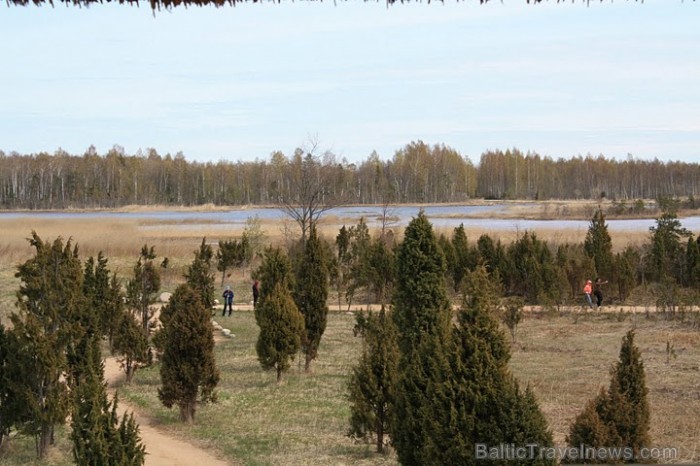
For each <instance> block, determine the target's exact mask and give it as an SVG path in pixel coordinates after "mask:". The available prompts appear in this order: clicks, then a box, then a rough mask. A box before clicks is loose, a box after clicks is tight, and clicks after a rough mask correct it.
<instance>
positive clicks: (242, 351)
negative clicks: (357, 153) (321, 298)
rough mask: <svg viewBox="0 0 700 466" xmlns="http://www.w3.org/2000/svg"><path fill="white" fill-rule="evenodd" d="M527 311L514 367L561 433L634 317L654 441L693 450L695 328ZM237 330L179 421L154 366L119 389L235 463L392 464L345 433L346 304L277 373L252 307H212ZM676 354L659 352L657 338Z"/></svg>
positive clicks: (683, 454) (351, 346) (699, 429)
mask: <svg viewBox="0 0 700 466" xmlns="http://www.w3.org/2000/svg"><path fill="white" fill-rule="evenodd" d="M573 317H574V316H572V315H569V314H566V313H565V314H563V315H556V316H552V315H548V314H546V313H533V314H530V315H527V316H526V318H525V319H524V320H523V322H522V323H521V324H520V326H519V328H518V342H517V344H514V346H513V347H512V359H511V364H510V366H511V370H512V371H513V373H514V374H515V375H516V376H517V377H518V379H519V380H520V383H521V385H522V386H523V387H524V386H525V385H526V384H530V386H531V387H532V388H533V390H534V391H535V393H536V395H537V398H538V401H539V403H540V406H541V408H542V410H543V412H544V413H545V415H546V417H547V419H548V421H549V424H550V428H551V429H552V431H553V434H554V439H555V443H556V444H557V445H563V444H564V442H565V437H566V435H567V434H568V429H569V425H570V424H571V422H572V421H573V419H574V418H575V417H576V415H577V414H578V413H579V412H580V411H581V410H582V409H583V407H584V405H585V403H586V402H587V401H588V400H589V399H591V398H593V397H595V396H596V395H597V393H598V391H599V390H600V388H601V387H607V386H608V384H609V382H610V370H611V368H612V367H613V365H614V364H615V363H616V361H617V358H618V355H619V349H620V344H621V341H622V337H623V336H624V334H625V333H626V332H627V331H628V330H629V329H630V328H632V327H633V326H634V327H635V328H636V332H637V339H636V342H637V345H638V346H639V348H640V350H641V353H642V358H643V360H644V365H645V370H646V377H647V387H648V388H649V401H650V404H651V411H652V428H651V437H652V439H653V442H654V445H655V446H660V447H677V448H679V450H680V457H679V458H677V461H683V462H693V461H697V460H698V451H697V449H698V446H699V445H698V442H699V441H698V438H700V426H699V425H698V424H697V419H698V416H700V396H698V380H699V376H700V366H699V365H698V359H699V357H700V333H699V332H697V331H693V330H691V329H689V328H688V326H683V325H679V324H678V323H672V322H665V321H656V320H648V319H645V318H644V317H643V316H637V317H635V316H633V315H627V316H626V317H625V318H624V319H620V318H619V317H618V316H617V314H616V313H610V314H602V313H601V314H587V315H583V316H578V318H577V319H574V318H573ZM216 319H217V320H218V321H219V323H221V324H222V325H223V326H224V327H227V328H230V329H231V330H232V332H233V333H234V334H235V335H236V336H235V338H233V339H230V340H229V339H227V340H223V341H220V342H219V343H218V345H217V348H216V353H217V361H218V366H219V369H220V370H221V376H222V379H221V383H220V385H219V388H218V391H219V402H218V403H217V404H214V405H209V406H204V407H201V408H200V410H199V412H198V414H197V420H196V422H195V425H194V426H192V427H188V426H183V425H181V424H180V423H179V421H178V413H177V412H176V410H166V409H164V408H163V407H162V406H161V405H160V403H159V402H158V400H157V395H156V393H157V386H158V372H157V367H155V368H152V369H148V370H145V371H141V372H139V373H138V375H137V377H136V380H135V382H134V384H133V385H132V386H131V387H123V388H122V393H123V394H124V395H125V396H126V397H127V398H128V399H129V400H130V401H133V402H135V404H138V405H139V406H140V407H142V409H144V410H146V411H148V412H149V413H151V415H152V416H154V417H155V419H156V420H157V422H158V423H159V424H160V425H161V427H162V428H164V429H167V430H169V431H170V432H172V433H173V434H175V435H179V436H183V437H190V438H193V439H195V441H197V442H199V443H201V444H203V445H206V446H207V447H210V448H215V449H217V450H219V451H220V453H221V454H222V455H223V456H225V457H227V458H229V459H230V460H231V461H236V462H241V463H243V464H253V465H263V464H276V465H277V464H279V465H298V464H395V463H396V458H395V456H394V455H392V454H389V455H386V456H378V455H375V454H374V453H372V447H371V446H369V445H365V444H356V443H354V442H353V441H352V440H351V439H349V438H347V437H346V436H345V435H344V434H345V432H346V431H347V429H348V416H349V407H348V402H347V399H346V384H347V380H348V375H349V373H350V370H351V367H352V366H353V364H354V361H355V360H356V358H357V356H358V354H359V351H360V344H361V343H360V341H359V339H357V338H355V337H353V335H352V327H353V325H354V316H353V315H352V314H349V313H345V312H342V313H332V314H331V315H330V317H329V324H328V329H327V331H326V334H325V336H324V339H323V340H322V346H321V349H320V351H319V355H320V356H319V360H318V361H316V362H315V363H314V373H313V374H312V375H308V374H305V373H304V372H303V368H302V367H300V365H299V363H298V362H295V363H294V364H293V367H292V369H291V370H290V372H289V373H287V374H286V375H285V378H284V380H283V382H282V383H281V384H279V385H278V384H276V383H275V377H274V374H272V373H269V372H265V371H263V370H261V369H260V366H259V364H258V362H257V359H256V354H255V349H254V347H255V339H256V337H257V326H256V325H255V320H254V316H253V314H252V313H251V312H238V313H235V314H234V315H233V316H232V317H230V318H229V317H227V318H220V317H217V318H216ZM667 341H670V342H672V344H673V345H674V348H675V351H676V353H677V357H676V358H675V359H672V360H670V362H669V361H667V359H668V358H667V355H666V342H667Z"/></svg>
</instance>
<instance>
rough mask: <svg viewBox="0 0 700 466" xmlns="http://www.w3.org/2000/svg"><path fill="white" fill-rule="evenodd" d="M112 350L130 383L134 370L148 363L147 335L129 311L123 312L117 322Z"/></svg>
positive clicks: (127, 381)
mask: <svg viewBox="0 0 700 466" xmlns="http://www.w3.org/2000/svg"><path fill="white" fill-rule="evenodd" d="M112 351H113V352H114V354H116V355H117V356H118V357H117V360H118V361H119V364H120V365H121V367H122V369H123V370H124V372H125V374H126V383H127V384H130V383H131V380H132V379H133V377H134V373H135V372H136V370H137V369H138V368H139V367H141V366H144V365H146V364H147V363H148V336H147V335H146V334H145V333H144V331H143V328H142V327H141V326H140V325H139V323H138V322H137V321H136V318H135V317H134V315H133V314H131V313H130V312H124V313H122V315H121V316H120V318H119V321H118V322H117V327H116V329H115V332H114V338H113V340H112Z"/></svg>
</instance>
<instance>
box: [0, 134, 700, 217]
mask: <svg viewBox="0 0 700 466" xmlns="http://www.w3.org/2000/svg"><path fill="white" fill-rule="evenodd" d="M309 168H313V171H312V172H313V175H314V177H315V179H316V181H317V182H318V184H319V186H321V187H322V188H323V189H322V190H320V191H319V195H320V196H321V198H320V200H319V201H320V202H324V203H326V201H327V200H329V199H334V200H335V202H340V201H342V202H345V203H358V204H383V203H387V202H395V203H443V202H461V201H466V200H468V199H473V198H486V199H537V200H545V199H597V198H600V197H601V196H602V197H607V198H609V199H613V200H620V201H626V200H634V199H658V198H663V197H689V198H692V199H695V198H696V197H697V196H698V192H697V191H698V186H700V165H699V164H698V163H687V162H661V161H659V160H657V159H654V160H638V159H635V158H633V157H632V156H629V157H628V158H627V159H625V160H615V159H610V158H606V157H604V156H603V155H600V156H597V157H594V156H590V155H589V156H585V157H583V156H577V157H572V158H568V159H565V158H561V157H560V158H557V159H554V158H552V157H548V156H541V155H539V154H537V153H532V152H527V153H523V152H521V151H519V150H517V149H513V150H506V151H488V152H485V153H484V154H482V155H481V156H480V159H479V161H478V164H475V163H473V162H472V161H471V160H470V159H469V157H468V156H465V155H462V154H460V153H459V152H457V151H456V150H454V149H452V148H450V147H447V146H445V145H443V144H435V145H432V146H431V145H428V144H425V143H423V142H422V141H417V142H411V143H409V144H407V145H406V146H404V147H402V148H401V149H399V150H397V151H395V153H394V154H393V156H392V157H391V158H389V159H386V160H383V159H381V158H380V157H379V155H378V154H377V153H376V152H373V153H372V154H370V155H369V156H368V157H367V158H366V159H365V160H362V161H360V162H357V163H351V162H349V161H348V160H347V159H346V158H342V157H338V156H336V155H335V154H334V153H332V152H331V151H325V152H322V153H320V152H319V151H318V150H317V147H313V148H311V149H304V148H297V149H295V150H294V152H293V153H292V154H289V155H285V154H284V153H283V152H281V151H275V152H273V153H272V154H271V155H270V157H269V158H268V159H267V160H259V159H256V160H255V161H252V162H243V161H235V162H234V161H226V160H221V161H219V162H216V163H214V162H206V163H203V162H196V161H188V160H186V158H185V156H184V154H182V153H181V152H179V153H177V154H175V155H174V156H173V155H171V154H165V155H160V154H159V153H158V152H157V151H156V150H155V149H148V150H147V151H145V153H144V152H142V151H140V150H139V151H138V152H137V153H135V154H127V153H126V152H125V151H124V149H123V148H122V147H120V146H114V147H113V148H112V149H110V150H109V151H108V152H107V153H105V154H98V153H97V151H96V150H95V148H94V147H90V148H89V149H88V150H87V151H86V152H85V153H84V154H82V155H76V154H68V153H66V152H65V151H63V150H60V149H59V150H58V151H56V152H55V153H54V154H49V153H46V152H42V153H38V154H18V153H16V152H11V153H9V154H6V153H4V152H2V151H0V207H1V208H4V209H64V208H69V207H75V208H114V207H120V206H124V205H129V204H140V205H148V204H161V205H186V206H194V205H202V204H207V203H211V204H215V205H250V204H253V205H271V204H274V205H289V204H290V203H294V201H295V199H296V198H297V197H298V196H299V193H298V187H299V183H298V180H299V179H300V173H302V172H304V171H306V172H307V173H308V172H309Z"/></svg>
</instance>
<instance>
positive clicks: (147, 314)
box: [126, 245, 160, 335]
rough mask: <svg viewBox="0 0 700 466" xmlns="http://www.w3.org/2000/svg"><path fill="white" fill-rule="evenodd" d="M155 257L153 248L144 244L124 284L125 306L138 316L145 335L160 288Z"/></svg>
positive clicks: (148, 330) (148, 329)
mask: <svg viewBox="0 0 700 466" xmlns="http://www.w3.org/2000/svg"><path fill="white" fill-rule="evenodd" d="M155 258H156V253H155V248H154V247H153V246H151V247H150V248H149V247H148V245H144V246H143V247H142V248H141V254H140V255H139V258H138V260H137V261H136V265H134V272H133V273H134V276H133V278H132V279H131V280H129V281H128V282H127V285H126V300H127V306H128V307H129V309H130V310H131V311H132V312H133V313H134V314H135V315H136V316H137V317H138V318H139V320H140V322H141V327H142V328H143V331H144V333H145V334H146V335H148V333H149V332H150V325H151V317H153V311H152V310H151V305H152V304H153V303H155V302H156V296H157V294H158V290H160V272H159V271H158V268H157V267H156V266H155V265H154V263H153V260H154V259H155Z"/></svg>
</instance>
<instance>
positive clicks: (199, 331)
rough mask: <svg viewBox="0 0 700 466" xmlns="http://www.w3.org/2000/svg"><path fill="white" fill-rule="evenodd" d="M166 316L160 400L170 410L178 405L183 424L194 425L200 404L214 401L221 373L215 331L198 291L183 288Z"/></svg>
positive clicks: (178, 291) (172, 302)
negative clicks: (217, 365) (216, 360)
mask: <svg viewBox="0 0 700 466" xmlns="http://www.w3.org/2000/svg"><path fill="white" fill-rule="evenodd" d="M164 314H166V315H168V319H167V321H166V323H165V325H164V327H163V331H164V332H165V333H164V335H165V345H164V348H163V357H162V361H161V366H160V378H161V388H159V389H158V398H159V399H160V401H161V402H162V403H163V405H164V406H166V407H167V408H171V407H172V406H173V405H177V406H178V407H179V408H180V420H182V421H184V422H187V423H191V422H193V421H194V416H195V411H196V407H197V403H198V402H200V403H206V402H210V401H215V400H216V396H215V393H214V389H215V388H216V385H217V384H218V383H219V370H218V369H217V368H216V362H215V360H214V333H213V332H214V329H213V327H212V324H211V316H210V314H209V312H208V311H207V310H206V309H205V307H204V304H203V303H202V300H201V294H200V292H199V291H198V290H193V289H192V288H191V287H190V286H189V285H186V284H185V285H180V286H178V287H177V289H176V290H175V293H173V296H172V297H171V298H170V303H169V304H168V306H166V309H165V310H164Z"/></svg>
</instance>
